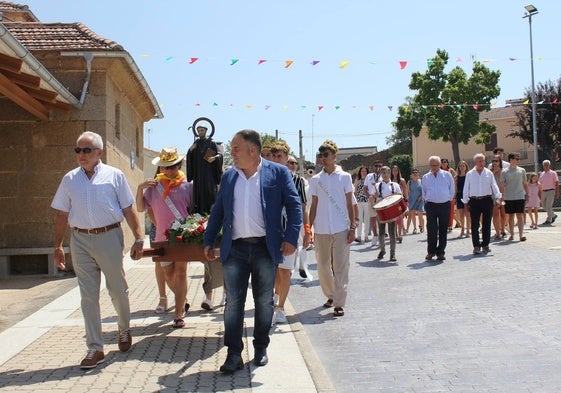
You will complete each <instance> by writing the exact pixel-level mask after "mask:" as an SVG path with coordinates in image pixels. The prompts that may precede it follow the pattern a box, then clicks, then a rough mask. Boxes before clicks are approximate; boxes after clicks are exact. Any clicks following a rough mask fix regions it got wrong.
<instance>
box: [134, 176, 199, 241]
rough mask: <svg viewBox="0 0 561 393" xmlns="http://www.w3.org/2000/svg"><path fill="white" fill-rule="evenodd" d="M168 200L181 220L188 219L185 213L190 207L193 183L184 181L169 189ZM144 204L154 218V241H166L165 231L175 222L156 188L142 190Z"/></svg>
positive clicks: (187, 214)
mask: <svg viewBox="0 0 561 393" xmlns="http://www.w3.org/2000/svg"><path fill="white" fill-rule="evenodd" d="M168 198H171V201H172V202H173V204H174V205H175V207H176V208H177V210H178V211H179V213H180V214H181V216H182V218H187V217H189V213H188V211H187V209H188V208H190V207H191V205H192V200H193V183H191V182H187V181H184V182H183V183H181V184H180V185H179V186H177V187H171V188H170V192H169V196H168ZM144 203H145V204H146V207H149V208H151V209H152V212H153V213H154V217H155V218H156V238H155V240H156V241H163V240H166V235H165V233H166V230H167V229H168V228H169V227H170V225H171V223H172V222H173V221H174V220H175V216H174V215H173V213H172V212H171V210H170V208H169V207H168V205H166V202H165V201H164V200H163V199H162V194H160V193H159V192H158V190H157V189H156V187H150V188H147V189H145V190H144Z"/></svg>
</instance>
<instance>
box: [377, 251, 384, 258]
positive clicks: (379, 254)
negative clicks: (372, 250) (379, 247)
mask: <svg viewBox="0 0 561 393" xmlns="http://www.w3.org/2000/svg"><path fill="white" fill-rule="evenodd" d="M384 255H386V252H385V251H380V252H379V253H378V259H382V258H383V257H384Z"/></svg>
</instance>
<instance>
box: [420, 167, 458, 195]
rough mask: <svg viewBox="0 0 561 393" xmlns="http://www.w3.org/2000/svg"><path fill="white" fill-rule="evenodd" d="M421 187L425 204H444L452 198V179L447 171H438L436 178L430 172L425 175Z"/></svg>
mask: <svg viewBox="0 0 561 393" xmlns="http://www.w3.org/2000/svg"><path fill="white" fill-rule="evenodd" d="M421 186H422V189H423V199H424V200H425V202H432V203H444V202H449V201H451V200H452V198H454V193H455V191H454V188H455V187H454V178H453V177H452V174H451V173H450V172H448V171H443V170H442V169H439V170H438V172H437V173H436V176H435V174H434V173H432V172H429V173H427V174H425V175H424V176H423V178H422V179H421Z"/></svg>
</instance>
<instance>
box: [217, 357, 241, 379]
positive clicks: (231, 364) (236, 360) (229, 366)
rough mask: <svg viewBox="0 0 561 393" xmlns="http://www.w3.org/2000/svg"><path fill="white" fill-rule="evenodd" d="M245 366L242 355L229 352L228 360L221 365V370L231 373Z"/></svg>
mask: <svg viewBox="0 0 561 393" xmlns="http://www.w3.org/2000/svg"><path fill="white" fill-rule="evenodd" d="M243 366H244V364H243V360H242V357H241V356H240V355H235V354H228V356H227V357H226V361H225V362H224V364H223V365H222V366H220V372H222V373H224V374H231V373H233V372H234V371H237V370H241V369H242V368H243Z"/></svg>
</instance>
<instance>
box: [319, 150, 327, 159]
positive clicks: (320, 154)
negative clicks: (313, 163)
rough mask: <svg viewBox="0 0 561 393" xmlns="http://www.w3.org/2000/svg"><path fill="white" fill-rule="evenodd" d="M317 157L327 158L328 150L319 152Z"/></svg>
mask: <svg viewBox="0 0 561 393" xmlns="http://www.w3.org/2000/svg"><path fill="white" fill-rule="evenodd" d="M318 157H323V158H327V157H329V152H328V151H324V152H321V151H320V152H319V153H318Z"/></svg>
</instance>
